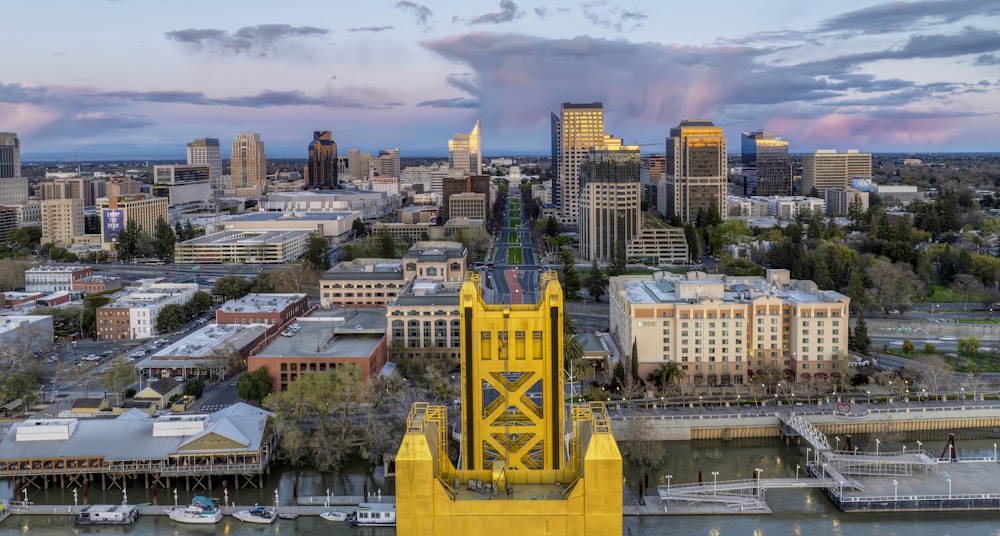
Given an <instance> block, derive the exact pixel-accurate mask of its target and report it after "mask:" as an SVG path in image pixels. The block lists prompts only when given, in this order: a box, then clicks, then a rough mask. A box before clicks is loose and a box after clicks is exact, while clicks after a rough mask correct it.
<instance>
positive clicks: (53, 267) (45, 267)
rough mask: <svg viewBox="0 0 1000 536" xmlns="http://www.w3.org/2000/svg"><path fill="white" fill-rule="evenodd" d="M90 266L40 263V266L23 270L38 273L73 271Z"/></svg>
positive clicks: (27, 272) (28, 272)
mask: <svg viewBox="0 0 1000 536" xmlns="http://www.w3.org/2000/svg"><path fill="white" fill-rule="evenodd" d="M88 268H90V266H84V265H82V264H42V265H41V266H34V267H31V268H28V269H27V270H25V271H24V273H26V274H39V273H73V272H78V271H80V270H86V269H88Z"/></svg>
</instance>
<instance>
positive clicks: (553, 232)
mask: <svg viewBox="0 0 1000 536" xmlns="http://www.w3.org/2000/svg"><path fill="white" fill-rule="evenodd" d="M545 234H547V235H549V236H551V237H552V238H555V237H556V236H557V235H558V234H559V224H558V223H556V219H555V218H553V217H552V216H549V219H548V220H546V221H545Z"/></svg>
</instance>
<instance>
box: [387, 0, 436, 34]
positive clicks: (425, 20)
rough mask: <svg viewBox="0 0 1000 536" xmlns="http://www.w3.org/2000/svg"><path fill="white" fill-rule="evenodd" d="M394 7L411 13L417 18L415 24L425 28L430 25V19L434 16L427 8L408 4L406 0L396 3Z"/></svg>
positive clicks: (412, 3) (411, 3)
mask: <svg viewBox="0 0 1000 536" xmlns="http://www.w3.org/2000/svg"><path fill="white" fill-rule="evenodd" d="M396 7H398V8H403V9H406V10H409V11H412V12H413V14H414V15H415V16H416V17H417V24H419V25H421V26H423V27H425V28H426V27H427V26H428V25H429V24H430V22H431V20H430V19H431V17H433V16H434V12H433V11H431V8H429V7H427V6H422V5H420V4H417V3H414V2H409V1H407V0H402V1H400V2H398V3H397V4H396Z"/></svg>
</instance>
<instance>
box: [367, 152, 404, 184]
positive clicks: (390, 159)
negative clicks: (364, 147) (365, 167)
mask: <svg viewBox="0 0 1000 536" xmlns="http://www.w3.org/2000/svg"><path fill="white" fill-rule="evenodd" d="M363 160H364V157H362V161H363ZM371 166H372V167H373V168H374V170H375V173H377V174H378V176H379V177H399V176H400V173H401V170H400V166H399V147H396V148H395V149H384V150H381V151H379V152H378V157H376V158H374V159H372V160H371Z"/></svg>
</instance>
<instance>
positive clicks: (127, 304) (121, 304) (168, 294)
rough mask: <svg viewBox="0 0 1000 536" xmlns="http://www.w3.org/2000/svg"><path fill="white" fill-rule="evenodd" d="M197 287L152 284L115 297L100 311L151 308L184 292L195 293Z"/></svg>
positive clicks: (177, 284)
mask: <svg viewBox="0 0 1000 536" xmlns="http://www.w3.org/2000/svg"><path fill="white" fill-rule="evenodd" d="M197 290H198V285H196V284H194V283H154V284H152V285H147V286H142V287H139V288H138V289H137V290H133V291H131V292H127V293H125V294H123V295H122V296H121V297H116V298H115V301H114V302H111V303H109V304H107V305H104V306H102V307H100V309H104V308H111V309H131V308H136V307H151V306H153V305H156V304H158V303H160V302H162V301H163V300H166V299H169V298H173V297H174V296H176V295H178V294H183V293H186V292H196V291H197Z"/></svg>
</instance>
